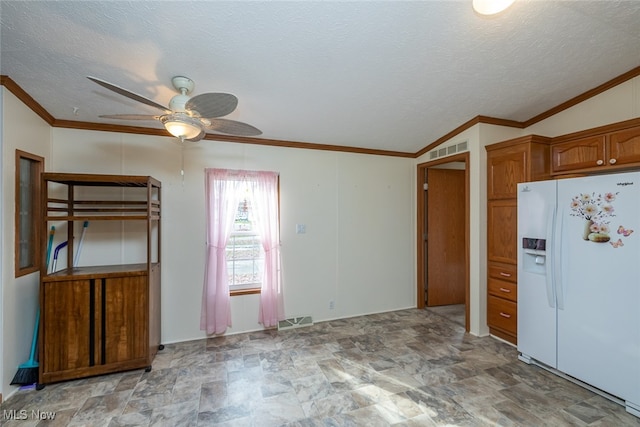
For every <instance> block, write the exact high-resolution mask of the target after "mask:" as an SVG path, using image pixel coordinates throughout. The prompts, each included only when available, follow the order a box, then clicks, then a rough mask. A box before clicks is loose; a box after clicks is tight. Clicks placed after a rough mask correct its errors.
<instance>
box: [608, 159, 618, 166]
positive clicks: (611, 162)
mask: <svg viewBox="0 0 640 427" xmlns="http://www.w3.org/2000/svg"><path fill="white" fill-rule="evenodd" d="M616 162H617V160H616V159H609V163H610V164H612V165H615V164H616Z"/></svg>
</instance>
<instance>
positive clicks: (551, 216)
mask: <svg viewBox="0 0 640 427" xmlns="http://www.w3.org/2000/svg"><path fill="white" fill-rule="evenodd" d="M555 217H556V206H554V207H553V209H550V210H549V213H548V215H547V235H546V236H545V237H546V239H547V242H554V240H553V229H554V226H555V223H554V220H555ZM553 254H554V251H553V247H551V245H548V246H547V256H546V257H547V261H546V262H545V277H546V285H547V304H549V307H551V308H555V306H556V299H555V289H554V288H555V286H554V285H555V280H554V277H553V273H554V270H555V268H554V262H555V261H554V258H555V257H554V256H553Z"/></svg>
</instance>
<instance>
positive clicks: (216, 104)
mask: <svg viewBox="0 0 640 427" xmlns="http://www.w3.org/2000/svg"><path fill="white" fill-rule="evenodd" d="M237 106H238V98H236V96H235V95H232V94H230V93H203V94H201V95H196V96H194V97H193V98H191V99H190V100H189V101H187V103H186V104H185V108H186V109H187V110H191V111H194V110H195V111H197V112H198V113H199V114H200V117H204V118H207V119H210V118H212V117H222V116H226V115H227V114H230V113H232V112H233V110H235V109H236V107H237Z"/></svg>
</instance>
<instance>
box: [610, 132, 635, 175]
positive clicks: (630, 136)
mask: <svg viewBox="0 0 640 427" xmlns="http://www.w3.org/2000/svg"><path fill="white" fill-rule="evenodd" d="M608 142H609V160H608V162H609V164H612V165H618V166H621V165H631V164H633V165H640V127H638V128H634V129H628V130H624V131H620V132H614V133H612V134H610V135H609V141H608Z"/></svg>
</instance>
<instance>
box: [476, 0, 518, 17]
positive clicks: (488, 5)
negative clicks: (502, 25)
mask: <svg viewBox="0 0 640 427" xmlns="http://www.w3.org/2000/svg"><path fill="white" fill-rule="evenodd" d="M514 1H515V0H473V10H475V11H476V12H477V13H479V14H480V15H495V14H496V13H500V12H502V11H503V10H506V9H507V8H508V7H509V6H511V5H512V4H513V2H514Z"/></svg>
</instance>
